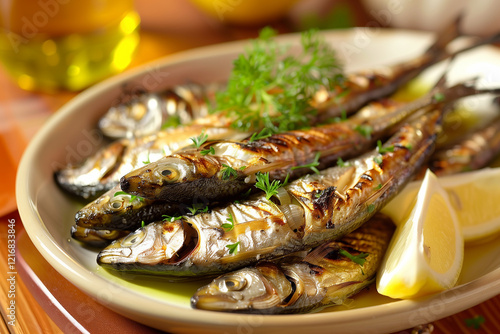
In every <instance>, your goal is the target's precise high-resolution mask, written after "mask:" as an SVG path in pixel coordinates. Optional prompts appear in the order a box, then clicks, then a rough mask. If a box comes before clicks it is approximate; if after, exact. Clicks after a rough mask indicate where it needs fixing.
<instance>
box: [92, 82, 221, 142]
mask: <svg viewBox="0 0 500 334" xmlns="http://www.w3.org/2000/svg"><path fill="white" fill-rule="evenodd" d="M224 87H225V84H222V83H210V84H206V85H200V84H195V83H190V84H185V85H178V86H174V87H172V88H170V89H166V90H164V91H160V92H144V91H139V92H138V93H133V92H128V91H124V93H123V97H122V98H121V99H120V102H119V103H118V104H117V105H115V106H112V107H111V108H110V109H109V110H108V111H107V112H106V113H105V114H104V116H102V117H101V119H100V120H99V122H98V128H99V130H101V131H102V133H103V134H104V135H105V136H107V137H109V138H113V139H119V138H132V137H143V136H147V135H151V134H154V133H156V132H158V131H160V130H161V129H162V127H163V126H164V125H165V124H168V123H169V121H170V123H172V124H173V125H187V124H190V123H192V122H193V121H194V120H195V119H198V118H202V117H205V116H208V105H207V104H210V103H211V102H213V101H214V99H215V92H217V91H220V90H222V89H224Z"/></svg>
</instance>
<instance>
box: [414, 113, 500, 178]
mask: <svg viewBox="0 0 500 334" xmlns="http://www.w3.org/2000/svg"><path fill="white" fill-rule="evenodd" d="M499 154H500V116H496V117H494V118H493V119H491V120H490V121H489V122H488V123H487V124H485V125H484V126H483V127H481V128H479V129H476V130H474V131H472V132H470V133H468V134H467V135H466V136H465V137H464V138H461V139H460V140H459V141H458V142H456V143H454V144H452V145H450V146H449V147H444V148H442V149H439V150H437V151H436V152H435V153H434V154H433V155H432V156H431V159H430V161H429V169H430V170H431V171H432V172H433V173H434V174H436V175H438V176H444V175H451V174H456V173H461V172H467V171H471V170H476V169H481V168H483V167H486V166H487V165H488V164H489V163H490V162H491V161H493V159H494V158H495V157H497V156H498V155H499ZM422 177H423V175H422Z"/></svg>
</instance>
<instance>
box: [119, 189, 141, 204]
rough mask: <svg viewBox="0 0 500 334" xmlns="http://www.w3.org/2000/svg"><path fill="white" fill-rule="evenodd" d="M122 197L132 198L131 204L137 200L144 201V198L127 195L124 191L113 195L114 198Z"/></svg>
mask: <svg viewBox="0 0 500 334" xmlns="http://www.w3.org/2000/svg"><path fill="white" fill-rule="evenodd" d="M120 195H125V196H130V201H131V202H133V201H134V200H136V199H137V200H139V201H140V202H143V201H144V198H142V197H141V196H136V195H132V194H129V193H126V192H124V191H117V192H115V193H114V194H113V197H116V196H120Z"/></svg>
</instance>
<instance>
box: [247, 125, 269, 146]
mask: <svg viewBox="0 0 500 334" xmlns="http://www.w3.org/2000/svg"><path fill="white" fill-rule="evenodd" d="M272 135H273V131H272V130H270V129H268V128H264V129H262V130H261V131H260V132H259V133H257V132H254V133H253V134H252V136H251V137H250V139H249V140H248V142H249V143H251V142H253V141H256V140H259V139H264V138H267V137H271V136H272Z"/></svg>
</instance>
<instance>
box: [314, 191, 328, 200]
mask: <svg viewBox="0 0 500 334" xmlns="http://www.w3.org/2000/svg"><path fill="white" fill-rule="evenodd" d="M324 192H325V191H324V190H321V191H318V192H316V193H315V194H314V197H315V198H320V197H321V196H322V195H323V193H324Z"/></svg>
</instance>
